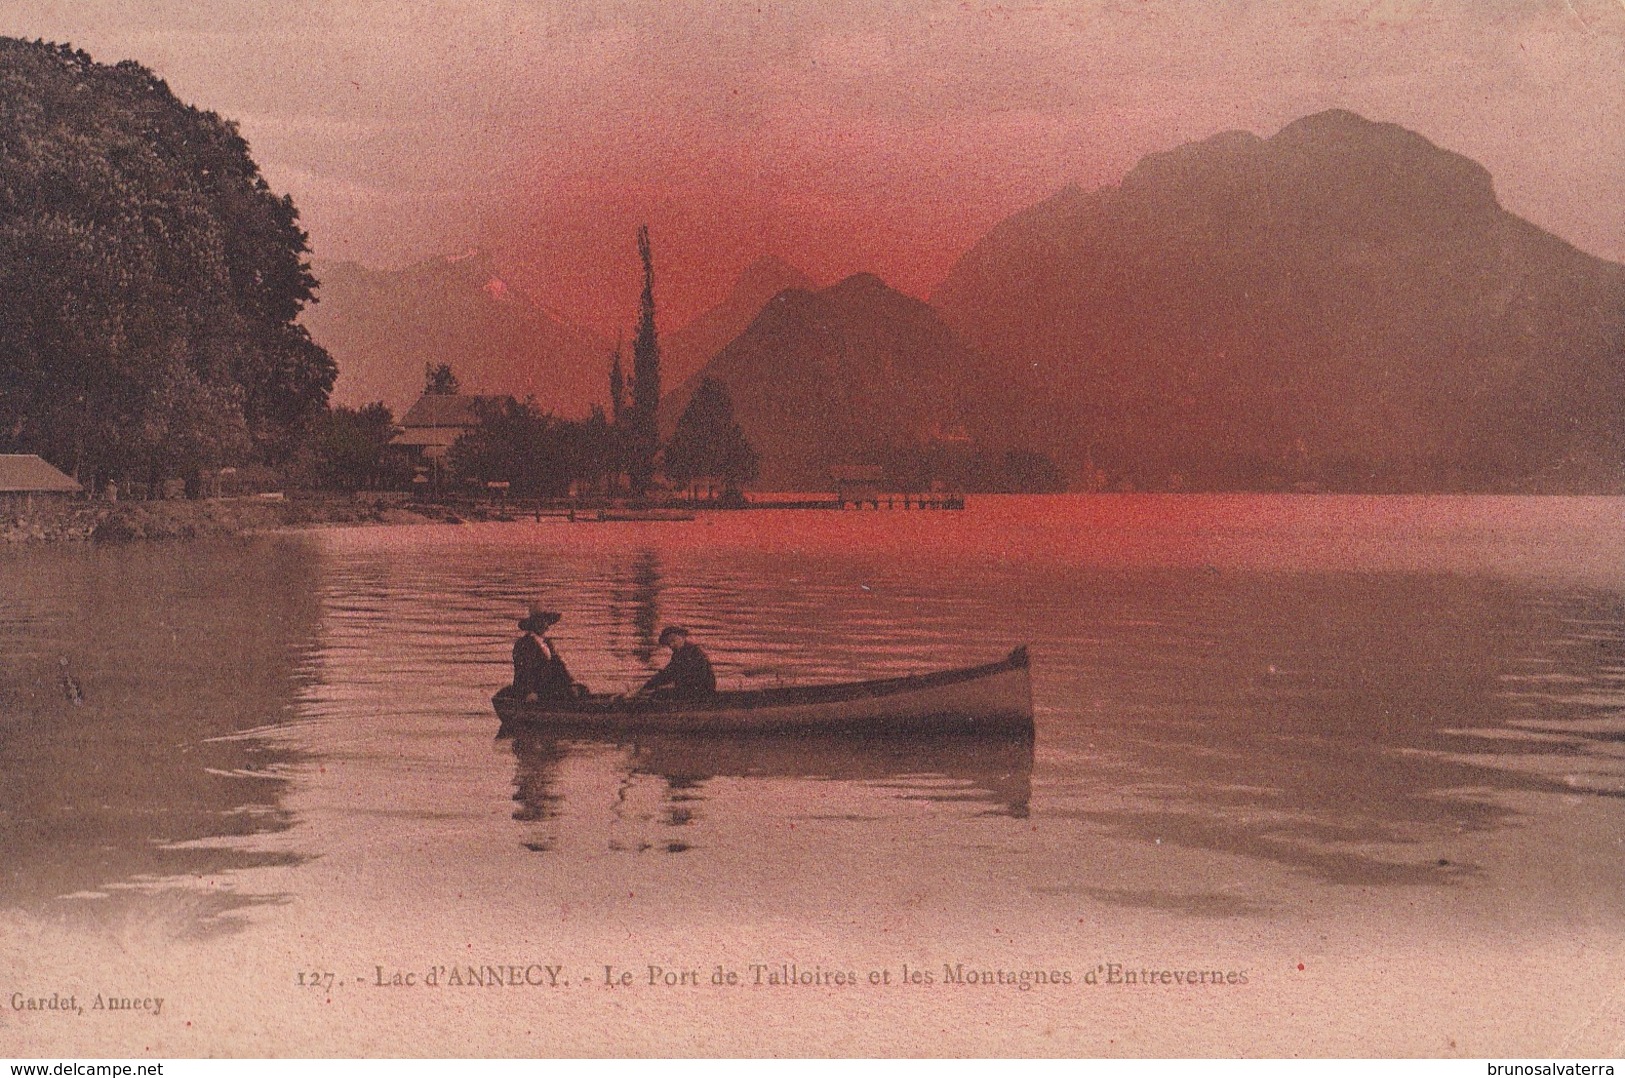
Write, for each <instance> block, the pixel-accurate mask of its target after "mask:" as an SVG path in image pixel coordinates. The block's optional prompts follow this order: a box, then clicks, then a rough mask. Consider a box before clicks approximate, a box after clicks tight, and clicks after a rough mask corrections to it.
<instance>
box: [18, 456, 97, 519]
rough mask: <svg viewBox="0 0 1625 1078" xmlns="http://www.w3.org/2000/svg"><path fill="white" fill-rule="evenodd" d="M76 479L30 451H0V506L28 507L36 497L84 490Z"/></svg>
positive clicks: (66, 496)
mask: <svg viewBox="0 0 1625 1078" xmlns="http://www.w3.org/2000/svg"><path fill="white" fill-rule="evenodd" d="M84 489H85V488H84V487H82V486H80V485H79V482H78V481H77V480H76V479H74V478H73V476H71V475H68V474H67V473H66V472H63V471H61V470H59V469H58V468H56V467H55V466H54V465H52V464H51V463H50V462H49V461H47V460H45V459H44V458H43V457H39V456H36V455H35V454H33V453H0V509H3V510H5V511H7V512H12V511H16V510H19V509H22V510H27V509H28V508H30V507H32V505H33V503H34V499H35V498H36V497H44V498H68V497H72V496H73V495H75V494H80V493H82V492H83V491H84Z"/></svg>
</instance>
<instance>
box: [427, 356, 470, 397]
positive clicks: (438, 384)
mask: <svg viewBox="0 0 1625 1078" xmlns="http://www.w3.org/2000/svg"><path fill="white" fill-rule="evenodd" d="M462 391H463V383H462V381H461V380H460V379H459V378H458V377H457V375H456V374H455V373H454V372H453V371H452V369H451V364H450V363H438V364H436V363H425V364H424V365H423V392H425V393H429V394H434V395H436V396H447V397H454V396H456V395H457V394H459V393H461V392H462Z"/></svg>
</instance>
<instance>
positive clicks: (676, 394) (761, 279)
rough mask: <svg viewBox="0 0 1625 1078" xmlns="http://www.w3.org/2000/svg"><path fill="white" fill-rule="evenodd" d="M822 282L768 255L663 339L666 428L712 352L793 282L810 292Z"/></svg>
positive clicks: (662, 412)
mask: <svg viewBox="0 0 1625 1078" xmlns="http://www.w3.org/2000/svg"><path fill="white" fill-rule="evenodd" d="M817 287H818V286H817V285H815V284H814V283H813V281H812V279H811V278H809V277H808V276H807V275H806V274H804V273H802V272H801V271H800V270H798V269H796V268H795V267H794V266H791V265H788V264H786V263H785V262H783V261H781V260H779V259H777V258H775V257H773V256H772V255H766V256H763V257H762V258H759V259H757V260H756V261H755V262H752V263H751V264H750V265H749V266H746V267H745V269H744V271H743V272H742V273H740V275H739V279H738V280H737V281H735V282H734V286H733V289H732V290H731V291H730V292H729V293H728V297H727V298H726V299H725V300H723V301H722V302H721V303H719V304H717V305H716V306H715V307H712V308H711V309H710V310H708V311H706V312H705V313H703V314H701V315H700V316H699V317H697V318H695V319H694V320H693V321H692V322H689V323H688V324H687V325H686V326H684V327H683V328H682V329H680V330H678V331H677V332H675V333H673V334H671V335H670V336H668V337H666V338H664V339H663V340H662V341H661V357H660V363H661V377H662V384H663V385H665V386H666V395H665V397H664V398H662V400H661V402H660V420H661V426H662V429H663V430H664V431H665V433H666V434H667V436H670V434H671V430H672V428H673V427H674V426H675V425H676V423H677V417H678V416H680V415H682V414H683V409H684V408H686V407H687V406H688V402H689V399H690V398H691V397H693V395H694V390H695V388H696V387H697V386H698V385H699V372H700V369H701V368H702V367H704V366H705V365H706V364H707V363H709V362H711V358H712V357H713V356H715V355H716V354H717V353H718V352H720V351H722V349H723V348H724V347H725V346H726V345H727V344H728V343H729V342H731V341H732V340H733V339H734V338H735V337H738V336H739V335H740V334H741V333H743V332H744V331H745V330H746V328H747V327H749V326H750V324H751V322H753V321H754V320H755V319H756V316H757V315H758V314H760V313H761V312H762V308H763V307H765V306H767V304H768V302H769V301H770V300H772V299H773V297H774V296H777V295H778V294H779V293H781V292H784V291H787V290H789V289H792V288H796V289H800V290H802V291H805V292H811V291H814V290H815V289H816V288H817Z"/></svg>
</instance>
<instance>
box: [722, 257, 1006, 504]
mask: <svg viewBox="0 0 1625 1078" xmlns="http://www.w3.org/2000/svg"><path fill="white" fill-rule="evenodd" d="M983 363H984V360H983V359H982V357H980V356H979V355H977V354H976V353H975V351H974V350H973V349H971V348H969V347H967V346H966V345H965V344H964V342H962V341H961V340H959V339H958V337H956V336H955V334H954V333H953V331H952V330H950V329H949V328H948V327H947V325H946V324H944V323H943V321H942V319H941V318H940V317H939V316H938V314H937V313H936V312H935V311H933V310H932V309H931V308H930V307H929V306H927V305H926V304H924V303H922V302H920V301H919V300H916V299H913V298H911V297H909V296H905V295H903V294H902V293H900V292H897V291H895V290H893V289H891V288H888V287H887V286H886V285H885V283H884V282H882V281H881V280H880V279H879V278H878V277H875V276H873V275H871V274H858V275H856V276H854V277H849V278H847V279H846V280H844V281H841V282H840V283H838V284H835V285H832V286H831V287H829V288H826V289H823V290H821V291H818V292H809V291H806V290H804V289H791V290H789V291H786V292H782V293H780V294H779V295H778V296H776V297H775V298H774V299H773V300H772V301H771V302H770V303H768V305H767V306H766V307H765V308H763V310H762V312H761V313H760V314H759V315H758V316H757V317H756V319H755V320H754V321H753V322H752V323H751V324H750V326H749V327H748V328H747V329H746V330H745V332H744V333H742V334H741V335H740V336H739V337H738V338H736V339H735V340H734V341H733V342H731V343H730V344H728V345H727V346H726V347H725V348H723V349H722V350H721V351H720V352H718V353H717V354H716V356H715V357H714V358H713V359H712V360H711V362H710V363H709V364H707V365H706V367H705V368H704V370H703V371H702V372H701V375H700V376H702V377H709V378H714V379H716V380H717V381H718V382H721V383H722V384H723V385H724V386H725V387H726V388H727V389H728V392H729V395H730V397H731V398H732V399H733V402H734V413H735V416H736V418H737V419H738V422H739V424H740V426H741V427H742V428H744V431H745V435H746V437H747V438H749V439H750V441H751V443H752V445H754V446H755V448H756V450H757V451H758V453H759V454H760V455H761V458H762V484H763V485H764V486H770V487H771V486H777V487H781V488H801V489H823V488H824V487H826V486H827V484H828V481H829V470H830V468H831V467H833V466H835V465H839V464H844V463H852V462H856V461H865V460H872V459H878V458H879V457H881V456H883V455H884V454H885V452H886V451H887V449H888V448H891V447H897V446H903V445H920V444H928V443H931V442H933V441H941V440H943V439H950V440H963V439H965V438H967V437H969V438H972V439H978V440H985V441H987V443H988V444H1002V436H1001V435H1000V434H999V432H998V430H997V427H996V424H989V423H987V422H985V421H984V419H983V415H984V410H983V409H981V408H979V407H978V405H979V403H980V402H981V401H982V400H984V399H987V398H986V397H985V395H984V394H982V393H981V391H980V390H979V389H978V387H977V383H976V377H975V375H976V372H977V371H978V370H979V369H980V367H981V366H982V365H983Z"/></svg>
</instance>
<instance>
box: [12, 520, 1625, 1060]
mask: <svg viewBox="0 0 1625 1078" xmlns="http://www.w3.org/2000/svg"><path fill="white" fill-rule="evenodd" d="M531 600H536V601H540V602H542V603H544V604H545V605H547V606H549V607H552V608H554V609H558V610H561V611H564V612H565V615H566V616H565V618H564V620H563V621H562V622H561V623H560V624H559V625H558V626H557V627H556V629H555V631H554V632H553V633H552V634H551V635H552V636H553V638H554V639H555V641H556V642H557V644H558V646H559V648H560V651H561V652H562V654H563V655H564V656H565V658H566V659H567V661H568V662H569V664H570V666H571V669H572V671H573V672H574V673H575V675H576V676H577V677H578V678H580V679H582V680H585V681H587V682H588V683H590V684H591V685H593V686H594V687H595V688H614V689H623V688H627V687H631V686H633V685H635V684H637V683H638V682H639V681H640V680H641V679H642V678H644V677H647V676H648V674H649V673H650V672H651V671H652V670H653V669H655V668H656V667H657V666H658V663H659V662H660V660H661V658H662V656H663V655H664V653H663V652H661V651H660V650H659V649H658V648H656V646H655V643H654V640H655V635H656V634H657V633H658V631H659V628H660V626H662V625H663V624H666V623H669V622H680V623H682V624H685V625H687V626H689V627H690V628H691V629H692V630H693V632H694V635H695V639H696V640H697V641H698V642H700V643H701V644H702V645H703V646H704V647H705V648H706V650H707V651H708V652H709V654H710V655H711V657H712V659H713V662H714V663H715V665H716V667H717V671H718V675H719V678H720V680H721V681H722V682H723V683H724V684H725V685H740V686H745V685H773V684H780V683H786V682H801V681H839V680H845V679H851V678H860V677H871V676H883V675H888V674H894V673H906V672H911V671H918V670H925V669H931V668H935V667H943V666H952V665H960V664H968V663H973V662H981V661H987V660H990V659H993V658H996V657H999V656H1002V655H1003V654H1005V653H1006V652H1008V650H1009V649H1010V648H1011V647H1012V646H1014V645H1016V644H1022V643H1026V644H1030V645H1031V649H1032V655H1033V691H1034V698H1035V707H1036V712H1037V737H1036V740H1035V742H1034V743H1033V744H1032V745H1031V746H1027V745H1010V746H997V745H995V746H989V745H985V744H980V745H978V744H969V745H967V744H963V743H953V742H949V743H940V742H929V741H926V742H920V741H910V742H902V743H896V744H867V745H863V744H859V745H854V744H851V743H849V742H843V741H840V740H833V741H830V740H823V741H820V740H812V741H797V740H794V739H791V740H784V739H767V740H761V741H744V740H728V739H710V740H694V739H681V738H652V737H650V738H628V739H624V740H621V741H614V740H609V741H584V740H548V739H539V738H525V739H519V740H510V739H498V738H496V737H495V736H494V735H495V734H496V723H495V719H494V716H493V715H492V713H491V710H490V705H489V696H490V694H491V692H492V691H493V690H494V689H495V688H497V687H498V686H499V685H501V684H503V683H504V682H505V681H506V680H507V677H508V674H509V670H508V649H509V645H510V642H511V640H512V638H513V636H514V635H515V627H514V622H515V620H516V619H517V618H518V617H519V616H520V615H521V614H522V613H523V611H524V608H525V604H526V603H527V602H528V601H531ZM0 655H3V659H0V840H3V849H4V863H3V866H0V957H3V959H4V965H3V968H0V979H3V980H4V983H0V989H4V999H0V1054H6V1053H7V1052H8V1050H10V1051H13V1052H15V1053H16V1054H43V1053H46V1052H50V1053H52V1054H72V1053H76V1052H92V1051H102V1052H110V1053H114V1054H120V1055H141V1054H153V1055H157V1056H166V1055H167V1056H193V1055H200V1054H212V1053H226V1054H255V1055H257V1054H320V1053H324V1052H341V1053H344V1052H354V1053H366V1054H395V1053H405V1054H430V1055H435V1054H450V1055H480V1054H543V1055H546V1054H579V1053H588V1054H598V1053H657V1054H686V1053H706V1054H729V1053H734V1052H745V1053H753V1054H754V1053H764V1052H773V1053H789V1054H809V1053H810V1054H825V1053H865V1054H887V1053H904V1054H922V1053H923V1054H938V1053H951V1054H952V1053H962V1052H996V1053H1017V1054H1141V1053H1155V1054H1172V1055H1186V1054H1209V1053H1215V1054H1223V1055H1232V1054H1324V1053H1331V1054H1369V1053H1376V1054H1423V1055H1452V1054H1462V1055H1488V1056H1493V1055H1546V1054H1552V1055H1558V1056H1561V1055H1565V1054H1567V1055H1617V1054H1619V1053H1620V1052H1621V1051H1622V1050H1625V978H1622V975H1621V974H1620V972H1619V971H1620V970H1621V969H1622V968H1625V886H1622V885H1625V500H1621V499H1606V498H1599V499H1583V498H1528V499H1519V498H1354V497H1252V496H1236V497H1194V496H1187V497H1155V496H1099V497H1055V498H983V499H973V500H972V502H971V504H970V506H969V508H968V509H967V510H966V511H964V512H901V511H897V512H879V513H875V512H868V513H856V512H848V513H834V512H771V511H762V512H749V513H736V514H727V513H719V514H702V515H701V516H700V518H699V519H696V520H694V521H692V522H661V523H610V524H596V523H595V524H571V523H566V522H562V521H548V522H541V523H530V522H524V523H515V524H482V525H466V526H460V527H452V526H420V527H404V528H358V529H335V530H324V531H311V532H305V533H295V534H284V535H273V536H263V537H257V538H253V539H248V540H243V541H237V542H221V543H214V542H197V543H187V544H175V545H141V546H130V547H105V548H94V549H86V548H75V549H67V548H58V549H46V550H30V551H23V552H20V553H19V552H11V553H7V554H5V555H4V556H3V557H0ZM64 677H67V678H70V679H72V683H73V684H74V685H77V686H78V690H79V692H80V693H81V694H82V697H83V702H82V703H74V702H73V700H72V699H71V697H72V695H73V692H72V687H71V686H70V685H69V684H68V683H67V682H65V681H64ZM606 967H608V968H607V969H606ZM651 967H658V973H653V972H652V970H651ZM791 967H793V968H791ZM905 967H907V969H906V970H905ZM500 970H506V971H508V972H506V973H504V974H502V975H501V977H500V978H499V977H498V975H497V973H495V972H492V971H500ZM1176 970H1177V971H1179V974H1180V976H1179V977H1178V978H1177V979H1175V978H1173V977H1172V976H1171V971H1176ZM623 971H624V972H626V973H629V974H630V975H631V983H629V984H622V983H621V981H620V978H621V974H622V972H623ZM1022 971H1026V972H1027V974H1028V975H1029V976H1028V977H1027V981H1028V983H1027V984H1026V986H1025V987H1023V986H1022V985H1021V983H1019V982H1020V980H1021V978H1020V976H1019V975H1020V974H1021V973H1022ZM1140 971H1144V972H1140ZM1163 971H1170V975H1169V976H1163ZM1187 971H1189V972H1192V973H1198V972H1199V973H1201V974H1202V976H1201V977H1200V978H1198V983H1196V984H1190V983H1187V977H1186V973H1187ZM966 972H969V974H970V976H969V977H968V978H964V979H962V977H963V974H964V973H966ZM1035 972H1037V973H1042V974H1043V976H1042V977H1040V978H1037V979H1036V980H1034V978H1033V977H1032V976H1031V975H1032V974H1033V973H1035ZM690 973H692V974H693V976H692V977H690ZM1001 973H1002V974H1007V975H1008V979H1010V980H1011V981H1014V982H1016V983H1011V984H1005V983H1002V982H1003V981H1004V980H1005V979H1006V978H1005V977H1003V976H1001ZM1130 973H1133V974H1134V976H1133V977H1132V978H1130V977H1129V974H1130ZM729 974H733V975H735V977H736V978H737V980H738V983H735V984H729V983H728V977H729ZM983 974H986V975H987V978H990V979H991V982H992V983H976V982H977V981H978V980H979V979H986V978H983V976H982V975H983ZM1062 974H1065V975H1066V976H1065V978H1064V979H1063V978H1062V976H1061V975H1062ZM408 975H410V980H411V982H412V983H410V984H407V983H405V982H406V981H407V980H408ZM924 975H929V977H930V983H925V981H924ZM910 977H912V978H913V980H910ZM476 978H477V979H478V981H479V982H480V983H478V984H476V985H473V986H470V985H469V984H468V983H467V982H468V981H471V980H476ZM809 978H810V979H811V982H812V983H810V984H809V983H805V982H806V981H807V979H809ZM651 979H652V980H653V981H654V983H652V984H651V983H650V981H651ZM691 979H692V980H693V981H695V982H697V983H688V982H689V981H690V980H691ZM1131 979H1132V981H1133V982H1134V983H1129V981H1130V980H1131ZM396 980H398V981H400V982H401V983H399V984H391V983H390V982H392V981H396ZM499 980H500V983H497V982H498V981H499ZM715 980H720V981H721V982H722V983H721V984H717V983H713V982H714V981H715ZM848 980H851V981H855V982H857V983H855V984H852V983H846V982H847V981H848ZM302 981H303V982H305V983H304V984H301V982H302ZM425 981H432V982H433V983H425ZM544 981H545V982H547V983H539V982H544ZM668 981H672V982H673V983H669V984H668V983H667V982H668ZM781 981H788V982H789V983H779V982H781ZM1215 981H1216V982H1218V983H1214V982H1215ZM310 982H315V983H314V986H312V985H311V983H310ZM1142 982H1149V983H1142ZM18 993H20V994H21V996H20V997H19V996H18V995H17V994H18ZM53 994H54V995H55V996H57V997H58V998H59V999H60V998H62V997H65V996H67V995H69V994H74V995H76V996H77V997H78V1003H79V1004H80V1005H84V1004H85V1003H86V1001H87V1000H90V999H93V998H94V997H96V996H98V995H101V996H103V997H104V998H106V997H111V996H115V995H117V996H121V997H129V998H137V999H142V1000H147V999H155V998H159V997H162V998H163V999H164V1001H165V1002H164V1003H163V1004H162V1010H161V1011H160V1012H159V1013H157V1014H153V1013H150V1010H151V1008H150V1007H149V1008H148V1012H146V1013H143V1012H139V1011H137V1012H118V1013H112V1012H97V1011H87V1013H85V1014H83V1015H79V1014H74V1015H69V1014H65V1013H62V1012H61V1011H60V1010H50V1009H47V1010H38V1011H35V1010H29V1009H25V1008H22V1007H19V1006H17V1005H15V1000H16V999H18V998H24V999H34V998H50V997H52V996H53Z"/></svg>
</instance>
